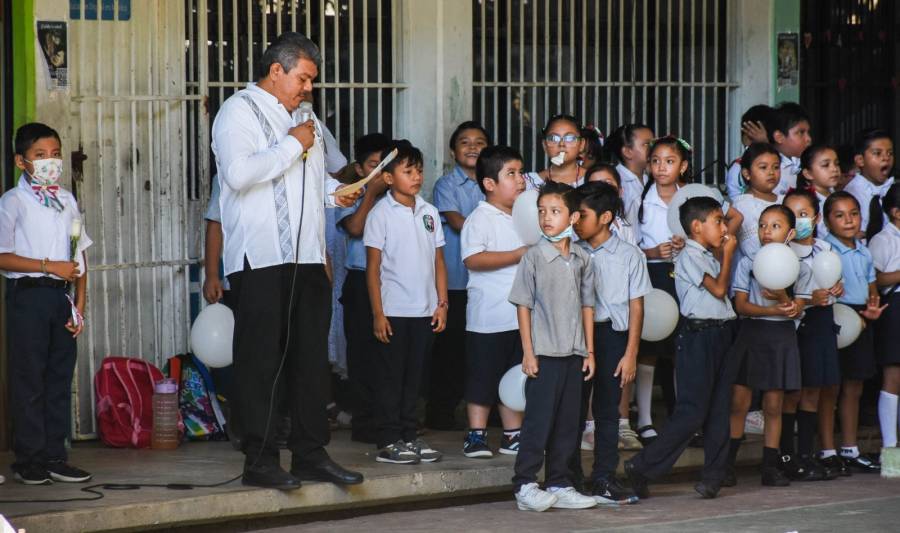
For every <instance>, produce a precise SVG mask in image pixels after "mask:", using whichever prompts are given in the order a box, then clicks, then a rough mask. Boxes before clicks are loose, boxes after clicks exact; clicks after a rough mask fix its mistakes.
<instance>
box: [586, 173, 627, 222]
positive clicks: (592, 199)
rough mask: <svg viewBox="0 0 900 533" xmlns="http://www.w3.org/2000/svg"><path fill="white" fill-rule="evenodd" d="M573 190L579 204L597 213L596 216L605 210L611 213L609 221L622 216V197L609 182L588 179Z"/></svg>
mask: <svg viewBox="0 0 900 533" xmlns="http://www.w3.org/2000/svg"><path fill="white" fill-rule="evenodd" d="M575 190H576V191H577V192H578V195H579V197H580V199H581V205H583V206H585V207H587V208H588V209H590V210H591V211H593V212H594V213H597V216H598V217H600V216H601V215H603V213H605V212H607V211H609V212H610V213H612V215H613V216H612V219H610V222H612V221H613V220H615V219H616V217H621V216H622V211H623V208H622V198H621V197H620V196H619V191H617V190H616V188H615V187H613V186H612V185H610V184H609V183H606V182H605V181H589V182H587V183H585V184H584V185H582V186H580V187H578V188H577V189H575Z"/></svg>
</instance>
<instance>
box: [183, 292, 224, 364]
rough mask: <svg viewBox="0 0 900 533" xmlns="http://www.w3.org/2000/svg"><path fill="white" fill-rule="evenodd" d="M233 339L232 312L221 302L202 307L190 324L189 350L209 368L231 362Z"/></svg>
mask: <svg viewBox="0 0 900 533" xmlns="http://www.w3.org/2000/svg"><path fill="white" fill-rule="evenodd" d="M233 339H234V314H232V312H231V309H229V308H228V307H226V306H224V305H222V304H212V305H209V306H206V307H205V308H203V310H202V311H200V314H199V315H197V319H196V320H194V325H193V326H191V350H192V351H193V352H194V355H196V356H197V359H199V360H200V361H201V362H202V363H203V364H205V365H206V366H208V367H210V368H222V367H225V366H228V365H230V364H231V361H232V352H231V348H232V342H233Z"/></svg>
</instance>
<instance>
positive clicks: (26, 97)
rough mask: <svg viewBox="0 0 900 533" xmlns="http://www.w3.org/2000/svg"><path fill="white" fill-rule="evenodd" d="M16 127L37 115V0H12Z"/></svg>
mask: <svg viewBox="0 0 900 533" xmlns="http://www.w3.org/2000/svg"><path fill="white" fill-rule="evenodd" d="M10 22H11V26H12V28H11V29H12V57H13V104H12V113H13V128H18V127H19V126H21V125H22V124H25V123H26V122H30V121H32V120H34V117H35V94H34V84H35V79H36V72H35V64H34V43H35V34H34V0H17V1H15V2H13V3H12V19H11V21H10Z"/></svg>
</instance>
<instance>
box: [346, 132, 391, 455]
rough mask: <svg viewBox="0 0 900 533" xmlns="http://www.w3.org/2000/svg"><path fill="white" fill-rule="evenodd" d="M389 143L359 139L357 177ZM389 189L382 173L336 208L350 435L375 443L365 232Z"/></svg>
mask: <svg viewBox="0 0 900 533" xmlns="http://www.w3.org/2000/svg"><path fill="white" fill-rule="evenodd" d="M389 144H390V139H388V138H387V136H386V135H384V134H383V133H370V134H368V135H363V136H362V137H360V138H359V139H356V142H355V143H354V150H355V154H354V155H355V161H354V163H353V165H352V167H353V171H354V174H355V175H356V178H357V180H359V179H362V178H365V177H366V176H368V175H369V173H370V172H372V171H373V170H375V167H377V166H378V164H379V163H381V152H383V151H384V150H385V148H387V147H388V145H389ZM386 190H387V184H386V183H385V182H384V180H383V179H382V178H381V176H378V177H376V178H374V179H373V180H372V181H370V182H369V183H368V184H367V185H366V192H365V193H364V194H363V195H362V196H360V197H359V198H358V199H357V200H356V202H354V204H353V205H352V206H350V207H338V208H336V209H335V217H334V218H335V220H336V221H337V227H338V229H339V230H340V231H341V232H342V233H343V234H344V235H346V236H347V256H346V258H345V262H344V264H345V266H346V268H347V275H346V277H345V278H344V284H343V286H342V287H341V297H340V302H341V305H343V307H344V336H345V337H346V339H347V377H348V379H349V380H350V390H351V395H352V399H351V405H350V409H351V411H352V414H353V418H352V419H351V421H350V428H351V429H350V439H351V440H354V441H357V442H363V443H366V444H375V443H376V442H377V441H378V437H377V434H376V430H375V409H374V403H375V386H376V382H375V379H374V375H375V369H374V368H373V366H372V362H373V353H374V351H375V349H376V348H377V346H378V343H377V340H376V339H375V336H374V335H373V334H372V326H371V324H372V321H373V320H374V317H373V316H372V304H371V302H370V301H369V290H368V288H367V287H366V246H365V245H364V244H363V230H364V229H365V226H366V218H367V217H368V216H369V213H370V212H371V211H372V208H373V207H375V203H376V202H378V200H380V199H381V198H382V197H383V196H384V193H385V191H386Z"/></svg>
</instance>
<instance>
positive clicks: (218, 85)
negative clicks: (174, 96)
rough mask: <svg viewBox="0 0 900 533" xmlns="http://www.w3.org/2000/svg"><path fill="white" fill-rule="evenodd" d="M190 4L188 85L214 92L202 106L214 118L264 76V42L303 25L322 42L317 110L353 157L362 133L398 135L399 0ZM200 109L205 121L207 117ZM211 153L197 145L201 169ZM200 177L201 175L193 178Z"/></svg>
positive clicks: (194, 155)
mask: <svg viewBox="0 0 900 533" xmlns="http://www.w3.org/2000/svg"><path fill="white" fill-rule="evenodd" d="M201 4H205V9H204V11H205V12H206V16H205V17H203V16H202V12H201V9H200V8H201V7H202V6H201ZM187 9H188V11H189V12H188V15H189V16H188V17H187V18H188V20H189V21H190V22H189V24H188V27H187V40H186V43H185V44H186V47H187V57H188V64H187V76H188V78H187V79H188V82H187V85H188V88H189V89H190V90H192V91H198V92H202V94H207V95H208V99H207V101H206V106H205V109H204V110H200V109H198V113H199V112H201V111H206V112H208V116H209V122H210V124H211V123H212V120H214V118H215V114H216V111H218V109H219V107H220V106H221V104H222V102H224V101H225V100H226V99H227V98H228V97H229V96H231V95H232V94H234V92H235V91H237V90H240V89H242V88H244V87H245V86H246V85H247V83H248V82H250V81H255V80H256V79H257V78H258V73H257V72H256V70H257V68H256V67H258V65H257V64H256V62H258V60H259V58H260V57H261V56H262V53H263V51H264V50H265V48H266V47H267V46H268V45H269V44H270V43H271V42H272V41H273V40H274V39H275V38H276V37H277V36H278V35H279V34H281V33H282V32H284V31H298V32H300V33H303V34H304V35H307V36H308V37H309V38H311V39H312V40H313V41H314V42H316V43H317V44H318V45H319V49H320V51H321V53H322V64H321V65H320V71H319V77H318V78H317V79H316V82H315V86H316V90H315V94H314V98H315V109H316V114H317V115H318V116H319V118H320V120H323V121H324V122H325V124H326V125H327V126H328V128H329V129H330V130H331V131H332V133H333V134H334V135H335V138H336V139H337V140H338V142H339V144H340V147H341V151H342V152H343V153H344V154H345V155H346V156H347V158H348V159H352V152H351V150H352V143H353V140H354V139H356V138H357V137H359V136H361V135H363V134H365V133H371V132H376V131H380V132H383V133H385V134H386V135H388V136H391V135H392V133H393V131H394V124H393V119H392V117H393V116H394V109H395V108H396V98H397V92H398V91H399V90H402V89H404V88H405V85H404V84H402V83H397V82H396V78H395V68H394V64H395V58H394V50H395V49H396V46H395V35H394V31H393V24H392V21H393V20H395V18H396V16H395V11H396V6H395V2H394V1H392V0H334V1H332V0H205V1H204V0H189V1H188V2H187ZM201 33H202V34H203V37H200V35H201ZM204 56H205V57H204ZM204 76H205V79H204ZM204 86H205V87H207V88H208V92H204V91H201V88H202V87H204ZM195 116H197V127H198V128H199V127H200V122H201V121H202V119H200V117H199V115H195ZM197 138H199V136H197ZM204 157H206V158H209V159H211V158H212V156H211V154H210V152H209V143H208V142H207V143H206V145H204V146H200V145H196V146H192V149H191V155H190V159H191V163H192V164H193V165H194V166H195V167H196V168H197V170H198V171H199V168H200V161H201V159H203V158H204ZM211 165H213V166H214V162H212V161H211ZM200 182H201V176H197V177H196V179H195V180H194V181H193V183H195V184H199V183H200ZM206 190H208V189H206ZM195 197H199V196H195Z"/></svg>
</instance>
